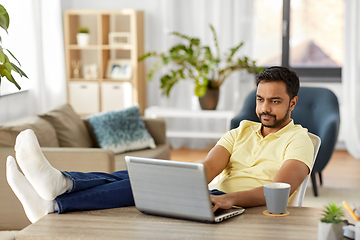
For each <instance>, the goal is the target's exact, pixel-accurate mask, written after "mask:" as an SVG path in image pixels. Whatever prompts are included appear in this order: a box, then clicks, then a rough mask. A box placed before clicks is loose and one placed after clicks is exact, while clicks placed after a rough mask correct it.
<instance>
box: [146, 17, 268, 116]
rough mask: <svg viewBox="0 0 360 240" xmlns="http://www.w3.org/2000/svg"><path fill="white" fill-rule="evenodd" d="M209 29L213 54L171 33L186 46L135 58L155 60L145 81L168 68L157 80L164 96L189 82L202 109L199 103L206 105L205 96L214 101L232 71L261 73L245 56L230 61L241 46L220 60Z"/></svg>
mask: <svg viewBox="0 0 360 240" xmlns="http://www.w3.org/2000/svg"><path fill="white" fill-rule="evenodd" d="M210 29H211V31H212V33H213V39H214V43H215V47H216V55H214V54H213V52H212V51H211V49H210V47H209V46H204V45H202V44H201V41H200V39H198V38H192V37H188V36H186V35H183V34H181V33H178V32H172V33H170V34H171V35H175V36H178V37H180V38H181V39H183V40H185V42H186V43H179V44H177V45H175V46H173V47H172V48H171V49H170V50H169V52H167V53H156V52H149V53H146V54H144V55H143V56H141V57H140V58H139V61H142V60H144V59H146V58H148V57H156V58H158V59H159V60H158V61H157V62H156V63H155V64H154V65H153V66H152V67H151V69H150V71H149V73H148V78H149V80H151V79H152V78H153V75H154V73H155V72H156V71H157V70H159V69H160V68H162V67H165V66H167V67H170V68H169V71H168V72H167V73H166V74H165V75H163V76H161V78H160V81H161V89H162V90H163V94H164V95H166V96H169V94H170V90H171V89H172V87H173V86H174V84H175V83H177V82H178V81H179V80H181V79H184V80H191V81H192V82H193V83H194V84H195V90H194V91H195V95H197V96H198V97H199V98H200V105H201V107H202V108H203V109H204V108H206V106H205V105H204V104H202V102H204V103H207V102H208V101H209V100H205V101H202V100H204V98H205V99H207V98H206V95H208V94H212V95H214V96H215V97H216V98H218V95H219V88H220V86H221V85H222V84H223V83H224V81H225V80H226V79H227V78H228V77H229V76H230V75H231V74H232V73H233V72H235V71H237V70H241V69H246V70H247V71H248V72H249V73H259V72H261V71H262V69H261V68H258V67H257V66H256V64H255V61H251V60H250V59H249V58H248V57H243V58H237V59H233V58H234V55H235V53H236V52H237V51H238V50H239V49H240V48H241V46H242V45H243V43H240V44H238V45H237V46H235V47H233V48H230V51H229V52H228V53H226V54H225V55H223V57H221V55H220V50H219V44H218V40H217V35H216V32H215V29H214V27H213V26H212V25H211V24H210ZM169 65H170V66H169ZM213 102H214V103H215V106H212V107H211V106H210V109H215V108H216V104H217V99H216V101H213ZM208 109H209V107H208Z"/></svg>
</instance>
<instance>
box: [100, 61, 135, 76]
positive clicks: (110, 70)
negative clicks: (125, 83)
mask: <svg viewBox="0 0 360 240" xmlns="http://www.w3.org/2000/svg"><path fill="white" fill-rule="evenodd" d="M106 77H107V78H109V79H115V80H130V79H131V77H132V66H131V61H130V59H109V61H108V63H107V70H106Z"/></svg>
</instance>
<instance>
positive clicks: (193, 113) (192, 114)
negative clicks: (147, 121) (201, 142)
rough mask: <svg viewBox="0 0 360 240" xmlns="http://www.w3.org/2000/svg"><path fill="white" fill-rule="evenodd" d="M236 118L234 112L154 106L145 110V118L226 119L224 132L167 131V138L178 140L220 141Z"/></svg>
mask: <svg viewBox="0 0 360 240" xmlns="http://www.w3.org/2000/svg"><path fill="white" fill-rule="evenodd" d="M234 116H235V114H234V112H233V111H218V110H188V109H177V108H166V107H158V106H152V107H149V108H147V109H145V117H149V118H157V117H162V118H190V119H224V120H225V121H226V125H225V126H224V132H216V133H213V132H195V131H181V130H179V131H173V130H170V131H167V132H166V136H167V137H178V138H215V139H219V138H220V137H221V136H222V135H223V134H224V133H226V132H227V131H228V130H229V129H230V121H231V119H232V118H233V117H234Z"/></svg>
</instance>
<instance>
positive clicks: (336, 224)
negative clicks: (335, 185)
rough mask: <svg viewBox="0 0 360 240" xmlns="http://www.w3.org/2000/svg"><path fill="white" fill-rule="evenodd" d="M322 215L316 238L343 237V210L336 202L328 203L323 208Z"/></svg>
mask: <svg viewBox="0 0 360 240" xmlns="http://www.w3.org/2000/svg"><path fill="white" fill-rule="evenodd" d="M322 216H323V217H322V218H321V219H320V220H319V228H318V240H324V239H326V240H341V239H343V234H344V232H343V228H342V227H343V226H344V220H342V219H341V218H342V217H343V216H344V211H343V209H342V207H341V206H338V205H337V204H336V203H329V204H328V205H327V206H325V209H324V210H323V215H322Z"/></svg>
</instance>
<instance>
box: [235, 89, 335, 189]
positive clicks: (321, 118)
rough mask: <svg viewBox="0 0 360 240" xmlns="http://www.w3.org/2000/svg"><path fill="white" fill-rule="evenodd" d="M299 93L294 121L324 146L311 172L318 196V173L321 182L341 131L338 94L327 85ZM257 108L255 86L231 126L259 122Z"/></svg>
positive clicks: (293, 115) (302, 90)
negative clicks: (318, 139)
mask: <svg viewBox="0 0 360 240" xmlns="http://www.w3.org/2000/svg"><path fill="white" fill-rule="evenodd" d="M298 97H299V101H298V103H297V105H296V107H295V109H294V110H293V112H292V114H291V118H292V119H293V120H294V123H295V124H300V125H302V126H303V127H305V128H307V129H308V131H309V132H311V133H314V134H315V135H317V136H319V137H320V139H321V147H320V149H319V153H318V155H317V158H316V161H315V164H314V166H313V169H312V172H311V182H312V186H313V191H314V195H315V196H318V189H317V183H316V175H315V174H316V173H317V174H318V175H319V181H320V185H322V176H321V172H322V170H323V169H324V168H325V166H326V164H327V163H328V162H329V160H330V157H331V155H332V153H333V151H334V149H335V144H336V141H337V138H338V134H339V126H340V113H339V103H338V99H337V97H336V95H335V94H334V93H333V92H332V91H330V90H329V89H326V88H313V87H300V90H299V93H298ZM255 108H256V90H254V91H253V92H251V93H250V94H249V95H248V96H247V98H246V100H245V103H244V107H243V109H242V110H241V112H240V113H239V115H237V116H236V117H234V118H233V119H232V120H231V125H230V128H231V129H233V128H236V127H238V126H239V124H240V122H241V121H242V120H245V119H246V120H250V121H255V122H259V119H258V117H257V115H256V112H255Z"/></svg>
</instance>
